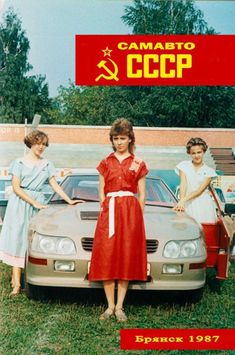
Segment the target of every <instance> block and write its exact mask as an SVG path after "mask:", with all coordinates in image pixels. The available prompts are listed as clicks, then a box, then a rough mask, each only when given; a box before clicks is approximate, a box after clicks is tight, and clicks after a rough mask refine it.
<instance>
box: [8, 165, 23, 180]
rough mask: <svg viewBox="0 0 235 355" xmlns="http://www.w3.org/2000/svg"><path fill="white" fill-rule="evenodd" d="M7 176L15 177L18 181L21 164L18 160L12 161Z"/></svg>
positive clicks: (20, 174)
mask: <svg viewBox="0 0 235 355" xmlns="http://www.w3.org/2000/svg"><path fill="white" fill-rule="evenodd" d="M9 174H10V175H14V176H17V177H18V178H19V179H20V178H21V176H22V163H21V162H20V161H19V160H14V161H13V162H12V163H11V165H10V168H9Z"/></svg>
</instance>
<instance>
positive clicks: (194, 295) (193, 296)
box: [185, 287, 204, 303]
mask: <svg viewBox="0 0 235 355" xmlns="http://www.w3.org/2000/svg"><path fill="white" fill-rule="evenodd" d="M203 292H204V287H202V288H199V289H197V290H192V291H187V292H186V293H185V297H186V299H187V301H188V302H190V303H197V302H199V301H201V299H202V296H203Z"/></svg>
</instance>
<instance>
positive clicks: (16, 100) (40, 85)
mask: <svg viewBox="0 0 235 355" xmlns="http://www.w3.org/2000/svg"><path fill="white" fill-rule="evenodd" d="M29 48H30V46H29V41H28V39H27V37H26V35H25V32H24V31H23V30H22V26H21V21H20V20H19V19H18V17H17V15H16V14H15V13H14V11H13V10H12V9H9V10H8V11H7V13H6V15H5V17H4V21H3V23H2V24H1V25H0V121H1V122H13V123H22V122H24V119H25V118H28V119H32V117H33V115H34V113H36V112H37V113H42V112H43V110H44V108H45V107H48V106H50V99H49V97H48V84H47V83H45V77H43V76H41V75H38V76H27V73H28V71H29V70H30V69H32V66H31V65H30V64H29V63H28V59H27V58H28V52H29Z"/></svg>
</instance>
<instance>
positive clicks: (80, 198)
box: [72, 197, 99, 202]
mask: <svg viewBox="0 0 235 355" xmlns="http://www.w3.org/2000/svg"><path fill="white" fill-rule="evenodd" d="M72 200H81V201H85V202H86V201H88V202H99V200H98V199H97V200H94V199H93V198H87V197H86V198H82V197H73V198H72Z"/></svg>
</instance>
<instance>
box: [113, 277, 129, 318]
mask: <svg viewBox="0 0 235 355" xmlns="http://www.w3.org/2000/svg"><path fill="white" fill-rule="evenodd" d="M127 288H128V281H125V280H118V296H117V304H116V307H115V316H116V318H117V321H118V322H126V321H127V316H126V314H125V312H124V310H123V302H124V300H125V297H126V292H127Z"/></svg>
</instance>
